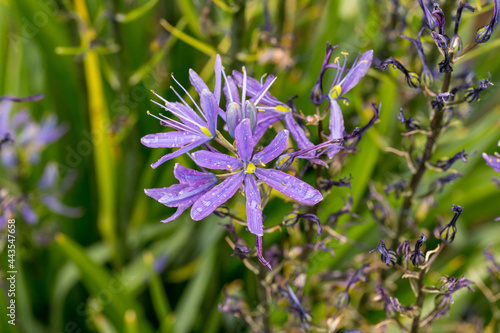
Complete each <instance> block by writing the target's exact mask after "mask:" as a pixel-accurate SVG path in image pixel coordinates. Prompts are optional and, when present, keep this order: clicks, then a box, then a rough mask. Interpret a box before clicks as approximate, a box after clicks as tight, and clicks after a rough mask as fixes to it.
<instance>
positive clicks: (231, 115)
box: [226, 102, 243, 138]
mask: <svg viewBox="0 0 500 333" xmlns="http://www.w3.org/2000/svg"><path fill="white" fill-rule="evenodd" d="M226 119H227V121H226V123H227V129H228V132H229V135H231V137H232V138H234V129H235V128H236V126H238V124H239V123H240V121H241V120H242V119H243V113H242V112H241V107H240V105H239V104H238V103H236V102H231V103H229V106H228V107H227V118H226Z"/></svg>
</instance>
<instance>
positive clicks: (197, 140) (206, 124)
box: [141, 56, 225, 168]
mask: <svg viewBox="0 0 500 333" xmlns="http://www.w3.org/2000/svg"><path fill="white" fill-rule="evenodd" d="M221 71H222V63H221V60H220V56H217V58H216V60H215V88H214V93H211V92H210V90H209V89H208V86H207V85H206V84H205V82H203V80H202V79H201V78H200V77H199V76H198V74H196V72H195V71H193V70H190V71H189V79H190V81H191V84H192V85H193V86H194V88H195V90H196V92H197V93H198V94H199V96H200V105H201V108H200V106H198V104H196V102H195V101H194V99H193V97H191V95H189V93H188V92H187V90H186V89H184V87H182V85H180V84H179V83H178V82H177V80H175V78H174V77H173V75H172V78H173V79H174V80H175V81H176V82H177V83H178V84H179V86H180V87H181V88H182V90H183V91H184V92H185V93H186V94H187V95H188V96H189V98H190V99H191V101H192V102H193V103H194V105H195V107H196V109H197V110H198V113H199V114H198V113H197V112H196V111H195V110H193V109H192V108H191V107H190V106H189V105H188V104H187V102H186V101H185V100H184V99H183V98H182V97H181V96H180V95H179V94H178V93H177V92H176V91H175V90H174V92H175V93H176V95H177V96H178V97H179V99H180V100H181V101H182V103H178V102H169V101H167V100H165V99H163V98H162V97H160V96H159V95H158V94H156V93H155V92H153V94H155V95H156V96H157V97H158V98H160V99H161V100H162V101H163V103H164V105H162V104H161V103H158V102H156V101H153V103H155V104H157V105H159V106H160V107H162V108H164V109H165V110H167V111H169V112H171V113H172V114H173V115H174V116H176V117H177V118H178V119H179V121H177V120H174V119H171V118H169V117H166V116H164V115H162V114H160V117H158V116H153V117H155V118H157V119H158V120H160V124H162V125H163V126H166V127H170V128H173V129H174V130H175V131H170V132H162V133H156V134H148V135H146V136H144V137H142V138H141V143H142V144H143V145H145V146H146V147H149V148H179V147H180V149H178V150H177V151H175V152H173V153H170V154H167V155H164V156H163V157H162V158H160V159H159V160H158V161H157V162H155V163H153V164H151V167H152V168H156V167H158V166H159V165H160V164H162V163H164V162H166V161H168V160H170V159H172V158H174V157H177V156H180V155H182V154H184V153H187V152H189V151H191V150H192V149H194V148H196V147H198V146H200V145H202V144H204V143H206V142H208V141H210V140H212V139H213V138H214V137H215V136H216V134H217V133H216V131H217V115H218V114H220V115H221V117H223V118H225V114H224V112H223V111H222V110H220V108H219V103H220V94H221V88H220V80H221ZM172 89H173V88H172ZM148 114H149V115H151V114H150V113H149V111H148ZM200 115H201V116H200Z"/></svg>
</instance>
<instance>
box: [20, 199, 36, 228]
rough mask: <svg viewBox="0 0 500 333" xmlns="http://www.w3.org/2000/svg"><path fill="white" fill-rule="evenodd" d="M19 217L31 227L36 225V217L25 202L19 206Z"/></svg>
mask: <svg viewBox="0 0 500 333" xmlns="http://www.w3.org/2000/svg"><path fill="white" fill-rule="evenodd" d="M21 215H22V216H23V218H24V220H25V221H26V222H27V223H28V224H31V225H33V224H36V223H38V215H37V214H36V213H35V212H34V211H33V209H32V208H31V206H30V205H29V204H28V203H27V202H25V203H23V204H22V205H21Z"/></svg>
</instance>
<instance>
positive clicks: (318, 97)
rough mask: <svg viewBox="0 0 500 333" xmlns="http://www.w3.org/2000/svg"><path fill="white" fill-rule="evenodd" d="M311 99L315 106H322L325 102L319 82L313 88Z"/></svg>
mask: <svg viewBox="0 0 500 333" xmlns="http://www.w3.org/2000/svg"><path fill="white" fill-rule="evenodd" d="M309 99H310V100H311V103H313V104H314V105H321V102H322V101H323V91H322V89H321V84H320V83H319V82H318V83H316V85H315V86H314V87H313V88H312V90H311V94H310V96H309Z"/></svg>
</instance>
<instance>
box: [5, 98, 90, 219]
mask: <svg viewBox="0 0 500 333" xmlns="http://www.w3.org/2000/svg"><path fill="white" fill-rule="evenodd" d="M43 97H44V96H43V95H42V94H40V95H32V96H28V97H24V98H19V97H13V96H0V101H1V104H0V158H1V162H0V170H1V171H2V175H6V176H9V177H12V178H15V179H18V181H19V183H20V184H26V183H27V182H26V181H22V179H25V178H27V177H29V172H22V170H31V168H28V167H27V166H34V165H37V164H39V163H40V162H41V154H42V152H43V150H44V149H45V148H46V147H47V146H49V145H50V144H52V143H54V142H56V141H57V140H59V138H60V137H61V136H62V135H64V133H65V132H66V131H67V130H68V128H67V125H66V124H58V121H57V118H56V116H54V115H48V116H46V117H45V118H43V119H42V120H40V121H36V120H35V119H33V118H32V116H31V114H30V112H29V111H28V110H27V109H21V110H19V111H17V112H13V103H19V102H34V101H38V100H40V99H42V98H43ZM62 171H63V170H60V167H59V165H58V163H56V162H48V163H46V164H45V167H44V171H43V173H42V175H41V176H40V178H39V179H38V181H37V182H36V187H35V188H23V187H22V186H16V187H13V188H9V187H8V186H6V187H5V188H2V191H1V193H0V229H1V228H3V227H4V226H5V223H6V221H7V220H8V219H9V218H12V217H13V216H15V215H14V213H15V212H17V211H18V212H19V213H20V214H21V216H22V217H23V218H24V220H25V221H26V222H27V223H29V224H32V225H33V224H36V223H38V221H39V220H40V217H39V214H38V213H37V209H34V208H33V207H34V206H37V205H38V206H39V205H43V206H45V207H47V208H48V209H49V210H50V211H52V212H54V213H56V214H60V215H63V216H67V217H73V218H75V217H79V216H80V215H81V213H82V212H81V209H80V208H76V207H69V206H67V205H65V204H64V203H63V202H62V201H61V197H62V196H63V194H64V193H66V192H67V191H68V190H69V189H70V188H71V186H72V185H73V182H74V181H75V173H71V172H67V173H66V174H65V176H64V177H60V176H61V173H62ZM60 178H62V179H60ZM7 199H8V200H7Z"/></svg>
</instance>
